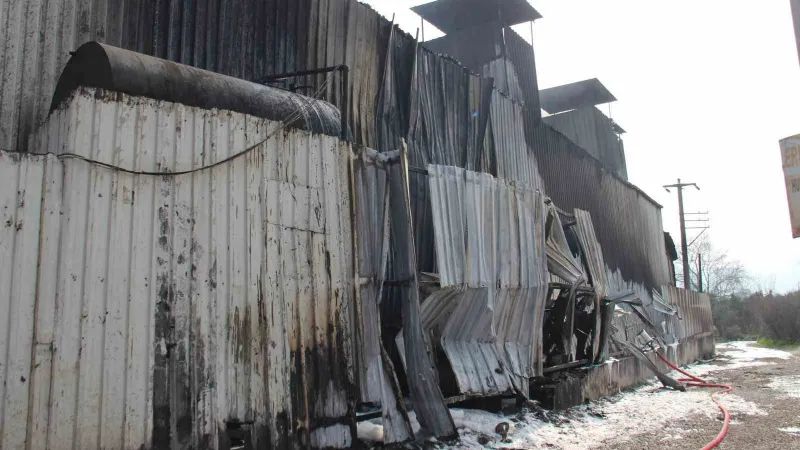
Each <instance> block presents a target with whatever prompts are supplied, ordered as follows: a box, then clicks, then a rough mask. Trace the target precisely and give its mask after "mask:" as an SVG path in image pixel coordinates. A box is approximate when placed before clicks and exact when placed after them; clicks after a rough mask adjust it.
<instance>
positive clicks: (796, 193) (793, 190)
mask: <svg viewBox="0 0 800 450" xmlns="http://www.w3.org/2000/svg"><path fill="white" fill-rule="evenodd" d="M781 161H782V162H783V174H784V176H785V177H786V196H787V197H788V200H789V216H790V217H791V222H792V236H793V237H794V238H800V134H798V135H796V136H792V137H788V138H786V139H783V140H782V141H781Z"/></svg>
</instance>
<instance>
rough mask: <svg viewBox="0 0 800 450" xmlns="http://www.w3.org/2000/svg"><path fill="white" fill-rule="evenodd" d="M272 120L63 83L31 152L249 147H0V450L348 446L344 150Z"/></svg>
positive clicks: (350, 374)
mask: <svg viewBox="0 0 800 450" xmlns="http://www.w3.org/2000/svg"><path fill="white" fill-rule="evenodd" d="M277 126H278V124H275V123H272V122H268V121H265V120H260V119H255V118H251V117H247V116H244V115H241V114H236V113H230V112H226V111H204V110H199V109H195V108H189V107H185V106H182V105H177V104H171V103H167V102H157V101H153V100H148V99H139V98H132V97H127V96H124V95H119V94H110V93H104V92H102V91H98V90H91V89H81V90H79V91H78V92H77V93H76V94H75V95H74V97H73V98H72V99H71V100H70V101H69V102H68V104H67V105H65V106H64V107H63V108H61V109H59V110H58V111H57V113H56V114H55V115H53V116H52V117H51V118H50V120H49V121H48V122H47V124H46V125H45V126H44V127H43V129H42V130H41V131H40V132H39V133H38V134H37V136H36V138H35V139H33V140H32V142H31V143H32V145H33V148H35V149H36V150H37V151H41V152H52V153H56V154H66V153H76V154H79V155H81V156H84V157H91V158H94V159H96V160H99V161H102V162H105V163H109V164H115V165H119V166H121V167H124V168H127V169H131V170H145V171H165V172H170V171H177V170H186V169H191V168H199V167H201V166H205V165H208V164H210V163H214V162H216V161H221V160H223V159H225V158H227V157H228V156H231V155H233V154H234V153H236V152H239V151H241V150H243V149H245V148H247V147H248V146H251V145H256V144H259V143H260V145H259V146H258V147H256V148H255V149H254V150H253V151H251V152H249V153H248V154H247V155H246V156H243V157H241V158H237V159H234V160H233V161H231V162H229V163H226V164H223V165H220V166H217V167H215V168H213V169H210V170H203V171H199V172H195V173H193V174H189V175H181V176H174V177H170V176H166V175H165V176H148V175H130V174H125V173H121V172H116V171H112V170H108V169H106V168H102V167H98V166H94V165H90V164H88V163H86V162H83V161H79V160H76V159H71V158H64V159H63V160H62V161H55V160H54V158H53V157H52V156H48V157H43V156H38V155H25V156H24V157H23V156H21V155H12V154H6V153H3V155H2V160H0V162H1V163H2V164H0V166H1V167H2V169H1V170H3V171H4V172H9V174H8V177H7V178H6V179H11V180H16V181H14V184H15V185H16V186H19V187H20V189H17V191H19V193H17V192H13V193H12V192H9V194H6V195H4V196H3V207H4V209H3V213H4V220H10V221H11V223H12V225H13V226H7V227H4V228H3V229H2V233H3V235H2V240H0V251H2V252H12V253H13V254H9V255H7V256H8V258H7V260H12V259H13V260H14V261H15V264H13V265H10V266H9V267H8V269H7V270H4V271H0V273H1V274H2V275H0V276H3V277H6V278H8V282H6V281H5V280H4V281H3V283H0V286H3V288H4V289H6V291H4V292H3V293H2V298H0V305H2V307H4V308H7V309H9V314H4V315H3V317H4V319H3V321H2V322H1V323H3V327H4V328H3V330H2V332H4V333H6V335H9V334H8V333H9V332H11V334H10V335H11V336H12V337H13V339H15V341H14V342H10V343H9V344H14V346H15V347H14V348H16V349H17V350H14V351H5V352H2V353H0V354H2V355H8V357H5V356H4V359H3V360H2V364H3V370H0V373H3V374H8V379H7V380H4V381H5V383H4V386H6V385H7V386H8V388H11V387H13V388H14V390H13V391H12V390H9V389H8V388H7V389H5V391H4V395H3V397H2V408H3V409H2V413H3V415H4V416H3V417H4V421H3V423H4V424H5V425H4V427H3V429H2V431H1V432H0V433H2V438H3V444H4V445H3V448H24V447H25V439H26V436H27V448H32V449H39V448H42V449H43V448H53V449H59V448H74V447H77V448H98V447H103V448H150V447H151V446H152V447H156V448H183V447H186V446H190V447H193V448H218V446H222V447H227V446H228V445H231V444H235V443H236V442H239V441H238V440H242V441H243V443H249V445H253V446H254V447H275V448H296V447H306V446H312V447H347V446H349V445H351V444H352V442H353V439H354V435H353V432H354V429H355V428H354V427H355V423H354V417H353V415H352V414H353V411H354V409H353V408H354V405H355V402H356V401H357V398H356V389H355V383H354V380H355V368H354V366H353V361H354V354H353V351H352V345H353V342H352V341H351V328H352V325H353V324H352V320H353V319H352V316H353V311H352V309H351V308H352V292H353V281H352V280H353V276H354V274H353V269H352V265H353V257H352V254H351V249H352V248H353V246H352V237H351V217H350V198H349V181H348V170H349V153H350V151H349V148H348V147H346V146H342V145H341V144H340V143H339V141H338V140H337V139H336V138H330V137H326V136H317V135H310V134H307V133H304V132H298V131H278V132H277V134H274V135H272V137H270V138H269V139H267V140H265V139H266V138H267V136H268V135H270V133H271V132H272V131H273V130H275V129H276V128H277ZM262 141H263V142H262ZM43 171H46V176H43ZM62 174H63V180H62V179H61V177H62ZM43 179H44V182H43ZM62 184H63V189H62ZM23 187H24V190H23V189H21V188H23ZM6 192H7V191H4V194H5V193H6ZM62 192H63V195H62ZM23 199H24V202H23ZM40 214H41V217H40ZM34 216H35V217H34ZM26 223H27V224H29V225H30V227H29V229H28V228H26ZM39 223H41V228H40V227H39ZM39 228H40V230H41V231H39ZM29 230H30V231H29ZM17 253H19V254H18V255H17ZM37 261H38V264H39V267H38V271H37V268H36V264H37ZM26 264H27V265H29V266H31V267H27V268H26ZM23 269H24V270H23ZM37 283H38V285H37ZM7 286H8V288H6V287H7ZM37 291H38V294H36V295H35V294H34V293H35V292H37ZM34 308H35V309H34ZM34 311H35V314H34ZM6 318H7V319H6ZM11 328H13V330H12V329H11ZM17 340H19V341H17ZM3 342H4V343H6V342H8V341H5V340H4V341H3ZM9 348H11V347H9ZM0 350H2V349H0ZM31 358H33V361H31ZM11 414H13V417H12V416H10V415H11ZM26 418H29V420H28V421H27V423H26ZM231 424H233V425H231ZM240 427H241V430H240V431H233V432H231V431H230V430H231V429H235V428H240ZM230 433H234V434H230ZM235 433H239V435H238V436H237V435H236V434H235ZM17 444H19V445H17Z"/></svg>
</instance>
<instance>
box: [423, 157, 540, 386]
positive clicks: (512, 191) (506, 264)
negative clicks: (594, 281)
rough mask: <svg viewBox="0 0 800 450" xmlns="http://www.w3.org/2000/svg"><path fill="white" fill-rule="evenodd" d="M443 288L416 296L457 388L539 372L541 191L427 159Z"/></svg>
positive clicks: (520, 379)
mask: <svg viewBox="0 0 800 450" xmlns="http://www.w3.org/2000/svg"><path fill="white" fill-rule="evenodd" d="M428 173H429V183H430V192H431V197H432V210H433V224H434V228H435V236H436V255H437V263H438V266H439V274H440V279H441V287H442V290H441V291H439V292H436V293H434V294H433V295H431V296H430V297H429V298H428V299H427V300H426V301H425V303H424V304H423V314H422V318H423V323H424V326H425V328H426V330H430V331H431V332H432V333H433V335H435V336H436V337H437V338H438V339H439V340H440V342H439V343H440V345H441V346H442V348H443V350H444V352H445V354H446V355H447V358H448V360H449V362H450V366H451V367H452V369H453V372H454V374H455V377H456V380H457V382H458V386H459V389H460V392H461V393H462V394H472V395H493V394H500V393H507V392H512V391H517V392H521V393H522V394H523V395H527V393H528V383H529V379H530V378H533V377H534V376H537V375H541V370H542V361H543V360H542V329H541V326H539V325H533V326H531V325H530V324H541V322H542V318H543V316H544V304H545V297H546V295H547V279H546V274H547V270H546V267H547V257H546V254H545V238H544V222H545V217H546V209H545V206H544V199H543V196H542V194H541V193H540V192H537V191H535V190H533V189H532V188H531V187H529V186H518V185H516V183H513V182H507V181H504V180H499V179H495V178H494V177H492V176H491V175H489V174H485V173H476V172H471V171H467V170H464V169H459V168H456V167H446V166H438V165H429V166H428Z"/></svg>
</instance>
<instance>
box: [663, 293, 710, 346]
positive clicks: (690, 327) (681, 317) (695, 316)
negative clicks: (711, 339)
mask: <svg viewBox="0 0 800 450" xmlns="http://www.w3.org/2000/svg"><path fill="white" fill-rule="evenodd" d="M663 293H664V299H665V300H666V301H667V302H668V303H669V304H670V305H673V306H677V309H678V315H677V316H674V317H673V320H674V321H675V324H674V328H675V330H677V334H678V336H677V337H678V339H679V340H683V339H686V338H690V337H692V336H696V335H698V334H703V333H709V332H713V331H714V323H713V319H712V317H711V298H710V297H709V296H708V294H704V293H700V292H692V291H687V290H685V289H680V288H677V287H675V286H664V289H663Z"/></svg>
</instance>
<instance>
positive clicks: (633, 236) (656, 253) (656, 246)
mask: <svg viewBox="0 0 800 450" xmlns="http://www.w3.org/2000/svg"><path fill="white" fill-rule="evenodd" d="M534 132H535V136H536V138H535V141H534V148H535V150H536V157H537V163H538V167H539V170H540V171H541V176H542V179H543V181H544V188H545V192H547V195H549V196H550V197H551V198H552V199H553V201H554V202H555V203H556V204H557V205H558V206H559V207H560V208H562V209H565V210H572V209H576V208H577V209H582V210H585V211H588V212H590V213H591V215H592V221H593V222H594V226H595V229H596V232H597V239H598V241H599V242H600V245H601V246H602V248H603V256H604V258H605V261H606V264H608V265H609V266H610V267H611V268H612V269H613V270H616V269H619V270H620V271H622V273H623V274H624V275H625V276H626V277H627V278H628V279H630V280H632V281H636V282H638V283H642V284H643V285H644V286H646V287H647V288H648V289H657V288H660V287H661V286H662V285H666V284H670V283H671V279H670V272H669V267H668V260H667V256H666V249H665V244H664V232H663V226H662V222H661V206H660V205H658V204H657V203H655V202H654V201H653V200H652V199H650V197H648V196H647V195H646V194H644V193H643V192H642V191H640V190H639V189H637V188H636V187H635V186H633V185H631V184H629V183H627V182H626V181H624V180H622V179H621V178H619V177H618V176H616V175H614V174H612V173H611V172H608V171H607V170H605V169H604V168H603V167H602V165H601V163H600V162H599V161H597V160H596V159H594V158H592V157H591V156H589V155H588V154H587V153H586V152H585V151H584V150H583V149H581V148H580V147H578V146H576V145H575V144H573V143H572V142H571V141H570V140H569V139H567V138H566V137H564V136H563V135H562V134H560V133H558V132H557V131H555V130H554V129H553V128H551V127H550V126H549V125H546V124H541V125H540V126H539V127H536V129H535V130H534Z"/></svg>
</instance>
